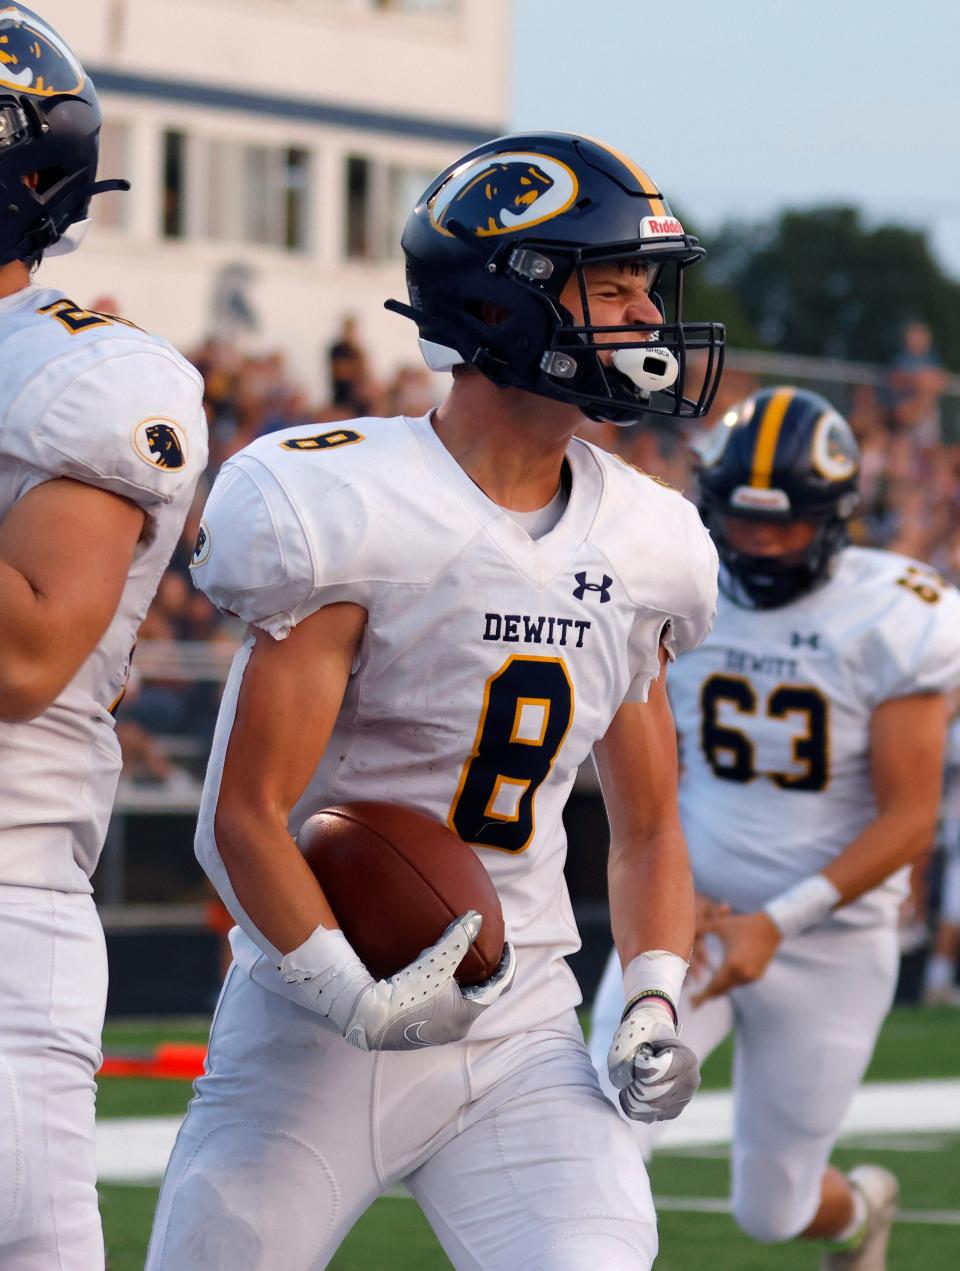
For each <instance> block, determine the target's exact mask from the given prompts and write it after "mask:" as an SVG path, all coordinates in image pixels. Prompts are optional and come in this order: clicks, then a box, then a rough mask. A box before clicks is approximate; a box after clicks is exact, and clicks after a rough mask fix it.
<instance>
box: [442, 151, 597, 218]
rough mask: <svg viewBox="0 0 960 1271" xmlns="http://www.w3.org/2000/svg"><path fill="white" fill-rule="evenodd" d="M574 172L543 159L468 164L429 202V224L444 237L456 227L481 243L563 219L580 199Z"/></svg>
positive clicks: (506, 157)
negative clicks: (451, 223)
mask: <svg viewBox="0 0 960 1271" xmlns="http://www.w3.org/2000/svg"><path fill="white" fill-rule="evenodd" d="M578 190H579V182H578V181H577V177H576V174H575V173H574V171H573V169H572V168H569V167H567V165H566V164H565V163H561V162H560V160H559V159H552V158H550V157H548V156H546V155H540V154H522V153H517V154H500V155H497V156H496V159H495V160H493V161H491V160H490V159H489V158H488V157H487V158H482V159H474V160H472V161H471V162H470V163H467V164H465V165H464V166H463V167H462V168H461V169H460V170H459V171H457V172H454V173H453V175H452V176H451V177H450V178H449V180H448V181H446V182H445V184H444V185H442V186H441V187H440V189H439V190H438V191H437V192H436V194H435V195H434V196H433V198H432V199H431V200H430V203H429V208H430V220H431V223H432V224H433V227H434V229H438V230H439V231H440V233H441V234H448V235H449V234H450V231H449V230H448V229H447V228H446V224H447V222H448V221H453V220H455V221H458V222H459V223H460V224H461V225H463V226H464V227H465V228H466V229H468V230H470V231H471V233H473V234H476V236H477V237H478V238H488V237H490V236H492V235H495V234H510V233H513V232H515V231H516V230H517V229H519V228H527V227H528V226H531V225H540V224H542V223H543V222H544V221H549V220H552V219H553V218H554V217H555V216H560V214H561V213H563V212H565V211H566V210H567V208H569V207H570V206H571V205H572V204H573V202H574V200H575V199H576V197H577V192H578Z"/></svg>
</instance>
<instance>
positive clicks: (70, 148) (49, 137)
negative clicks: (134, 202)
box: [0, 0, 129, 265]
mask: <svg viewBox="0 0 960 1271" xmlns="http://www.w3.org/2000/svg"><path fill="white" fill-rule="evenodd" d="M100 126H101V117H100V106H99V104H98V102H97V95H96V93H95V92H94V89H93V84H92V83H91V82H90V78H89V76H88V75H87V73H86V72H85V71H84V69H83V67H82V66H81V65H80V63H79V61H78V60H77V59H76V57H75V56H74V55H73V53H72V52H71V50H70V47H69V45H68V44H67V43H66V42H65V41H64V40H63V39H61V37H60V36H59V35H58V34H57V33H56V31H54V29H53V28H52V27H51V26H50V25H49V23H48V22H46V21H45V20H44V19H43V18H41V17H39V16H38V15H37V14H36V13H33V12H32V11H31V10H30V9H28V8H26V7H25V6H24V5H22V4H4V3H3V0H0V265H5V264H8V263H9V262H10V261H14V260H23V261H26V262H28V263H33V262H34V261H36V260H38V259H39V258H40V256H41V255H42V254H43V253H44V252H45V251H47V250H49V249H51V248H53V249H54V253H56V251H57V250H58V245H59V250H60V251H61V252H63V251H66V250H70V249H71V248H72V247H73V246H75V245H76V243H77V242H78V240H79V237H80V235H79V234H77V233H76V232H75V233H74V234H73V235H72V236H71V235H70V234H69V231H70V228H71V226H78V225H80V224H82V223H84V222H85V221H86V218H87V212H88V209H89V205H90V200H91V198H92V197H93V195H95V194H100V193H103V192H104V191H105V190H125V189H129V186H128V184H127V182H126V181H97V179H96V175H97V155H98V150H99V140H100Z"/></svg>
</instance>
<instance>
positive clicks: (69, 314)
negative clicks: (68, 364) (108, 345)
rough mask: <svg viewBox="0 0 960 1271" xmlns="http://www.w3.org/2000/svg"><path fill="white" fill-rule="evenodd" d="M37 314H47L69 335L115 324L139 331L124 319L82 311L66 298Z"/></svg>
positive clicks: (134, 324) (44, 306)
mask: <svg viewBox="0 0 960 1271" xmlns="http://www.w3.org/2000/svg"><path fill="white" fill-rule="evenodd" d="M37 313H47V314H49V315H50V317H51V318H56V320H57V321H58V322H59V323H60V325H61V326H62V327H63V328H64V330H65V331H69V332H70V334H71V335H78V334H79V333H80V332H81V331H89V330H90V329H91V328H93V327H112V326H113V325H114V324H115V323H119V324H120V325H121V326H124V327H133V328H134V330H136V331H139V330H140V328H139V327H138V326H137V325H136V323H135V322H128V321H127V319H126V318H117V317H115V316H114V315H113V314H112V313H97V312H96V311H95V310H93V309H82V308H81V307H80V306H79V305H78V304H75V303H74V301H72V300H67V299H66V298H64V299H63V300H54V302H53V303H52V304H48V305H43V306H42V307H41V308H39V309H38V310H37Z"/></svg>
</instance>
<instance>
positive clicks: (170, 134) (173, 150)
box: [162, 128, 187, 238]
mask: <svg viewBox="0 0 960 1271" xmlns="http://www.w3.org/2000/svg"><path fill="white" fill-rule="evenodd" d="M162 232H163V237H164V238H184V237H185V236H186V232H187V134H186V133H184V132H178V131H176V130H175V129H172V128H168V129H167V130H166V131H165V132H164V134H163V208H162Z"/></svg>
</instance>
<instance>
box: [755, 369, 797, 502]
mask: <svg viewBox="0 0 960 1271" xmlns="http://www.w3.org/2000/svg"><path fill="white" fill-rule="evenodd" d="M793 395H794V390H793V389H792V388H780V389H777V391H776V392H775V393H774V394H773V396H772V397H771V398H770V400H769V402H768V403H767V409H766V410H765V411H764V412H763V419H762V420H761V421H760V427H759V429H758V430H757V444H756V445H755V446H754V448H753V468H752V470H751V472H750V484H751V485H752V486H753V488H754V489H756V490H769V488H770V479H771V477H772V475H773V458H774V455H775V454H776V453H777V441H778V440H779V437H780V429H781V428H782V426H783V418H784V416H785V415H786V413H787V410H788V409H789V406H790V403H791V402H792V401H793Z"/></svg>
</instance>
